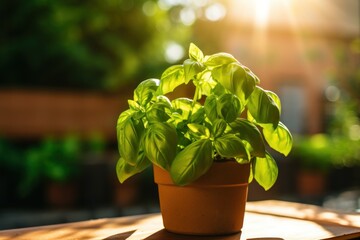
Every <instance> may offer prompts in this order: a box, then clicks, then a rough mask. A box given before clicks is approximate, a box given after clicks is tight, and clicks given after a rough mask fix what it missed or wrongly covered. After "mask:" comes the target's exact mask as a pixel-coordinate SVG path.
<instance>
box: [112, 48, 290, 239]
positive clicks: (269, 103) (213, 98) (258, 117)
mask: <svg viewBox="0 0 360 240" xmlns="http://www.w3.org/2000/svg"><path fill="white" fill-rule="evenodd" d="M259 83H260V81H259V79H258V77H257V76H256V75H255V74H254V73H253V72H251V70H250V69H249V68H247V67H245V66H244V65H242V64H241V63H239V62H238V61H237V60H236V59H235V58H234V57H233V56H232V55H230V54H227V53H216V54H213V55H208V56H205V55H204V54H203V53H202V51H201V50H200V49H199V48H198V47H197V46H195V45H194V44H190V48H189V59H187V60H185V61H184V63H183V64H182V65H173V66H170V67H169V68H168V69H166V70H165V71H164V72H163V74H162V76H161V79H160V80H158V79H147V80H145V81H143V82H141V83H140V84H139V85H138V86H137V88H136V89H135V90H134V98H133V99H131V100H128V104H129V109H127V110H125V111H123V112H122V113H121V114H120V116H119V119H118V121H117V137H118V148H119V153H120V159H119V160H118V163H117V166H116V171H117V176H118V178H119V180H120V182H124V181H125V180H126V179H127V178H129V177H131V176H132V175H134V174H136V173H139V172H141V171H143V170H144V169H145V168H147V167H149V166H151V165H153V166H154V178H155V182H156V183H157V184H158V187H159V198H160V208H161V212H162V216H163V222H164V226H165V228H166V229H167V230H169V231H171V232H175V233H183V234H197V235H219V234H229V233H234V232H239V231H240V230H241V228H242V225H243V215H244V209H245V203H246V198H247V186H248V183H249V182H251V181H252V179H253V178H254V179H255V180H256V181H257V182H258V183H259V184H260V185H261V186H262V187H263V188H264V189H265V190H267V189H269V188H270V187H271V186H272V185H273V184H274V183H275V181H276V178H277V175H278V168H277V165H276V162H275V160H274V159H273V158H272V156H271V154H270V153H269V152H268V151H266V149H265V145H266V144H265V143H267V144H268V145H269V147H270V148H272V149H274V150H276V151H278V152H280V153H282V154H284V155H287V154H288V153H289V152H290V150H291V147H292V136H291V134H290V132H289V130H288V129H287V128H286V126H285V125H284V124H282V123H281V122H280V121H279V120H280V113H281V104H280V99H279V98H278V96H277V95H276V94H275V93H273V92H271V91H267V90H264V89H262V88H260V87H259V86H258V84H259ZM191 84H192V85H193V87H194V93H193V99H189V98H185V97H179V98H176V99H172V100H170V99H169V98H168V97H167V94H168V93H170V92H173V91H174V90H175V89H176V88H177V87H179V86H181V85H191ZM231 214H232V215H233V216H231Z"/></svg>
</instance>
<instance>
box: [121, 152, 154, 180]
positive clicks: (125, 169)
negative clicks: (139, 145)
mask: <svg viewBox="0 0 360 240" xmlns="http://www.w3.org/2000/svg"><path fill="white" fill-rule="evenodd" d="M150 165H151V162H150V161H149V160H148V159H147V158H146V157H145V154H144V153H141V154H139V156H138V159H137V161H136V165H135V166H132V165H130V164H128V163H127V162H126V161H125V159H123V158H120V159H119V160H118V162H117V164H116V175H117V177H118V179H119V181H120V182H121V183H123V182H124V181H125V180H126V179H128V178H129V177H132V176H133V175H135V174H137V173H140V172H142V171H144V170H145V169H146V168H147V167H149V166H150Z"/></svg>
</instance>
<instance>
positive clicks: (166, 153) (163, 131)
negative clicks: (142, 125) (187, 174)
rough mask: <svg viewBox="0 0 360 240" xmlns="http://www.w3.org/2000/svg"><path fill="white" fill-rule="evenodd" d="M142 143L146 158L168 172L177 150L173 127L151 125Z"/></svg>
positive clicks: (157, 123)
mask: <svg viewBox="0 0 360 240" xmlns="http://www.w3.org/2000/svg"><path fill="white" fill-rule="evenodd" d="M143 141H144V142H143V143H144V144H143V145H144V150H145V154H146V156H147V158H148V159H149V160H150V161H151V162H152V163H154V164H156V165H157V166H159V167H161V168H163V169H166V170H168V169H169V167H170V164H171V162H172V160H173V159H174V157H175V154H176V148H177V134H176V130H175V127H174V126H173V125H171V124H169V123H162V122H156V123H153V124H151V125H150V126H149V128H148V129H147V130H146V133H145V136H144V140H143Z"/></svg>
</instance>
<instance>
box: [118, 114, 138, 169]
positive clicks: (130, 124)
mask: <svg viewBox="0 0 360 240" xmlns="http://www.w3.org/2000/svg"><path fill="white" fill-rule="evenodd" d="M116 130H117V137H118V148H119V153H120V156H121V157H122V158H124V159H125V161H126V162H127V163H129V164H131V165H135V164H136V160H137V158H138V153H139V146H140V141H141V139H142V135H143V132H144V125H143V123H142V121H141V120H134V118H132V117H131V115H130V116H127V117H126V118H125V119H124V120H121V121H120V123H119V124H118V125H117V126H116Z"/></svg>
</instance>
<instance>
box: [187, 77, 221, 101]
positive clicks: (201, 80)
mask: <svg viewBox="0 0 360 240" xmlns="http://www.w3.org/2000/svg"><path fill="white" fill-rule="evenodd" d="M193 83H194V85H195V86H196V87H197V89H198V90H199V95H200V96H202V95H205V96H209V95H210V94H211V93H212V91H213V89H214V88H215V87H216V85H218V83H217V82H216V81H215V80H214V79H213V78H212V76H211V72H210V71H203V72H201V73H199V74H198V75H197V77H196V80H195V81H193ZM220 95H221V94H220Z"/></svg>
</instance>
